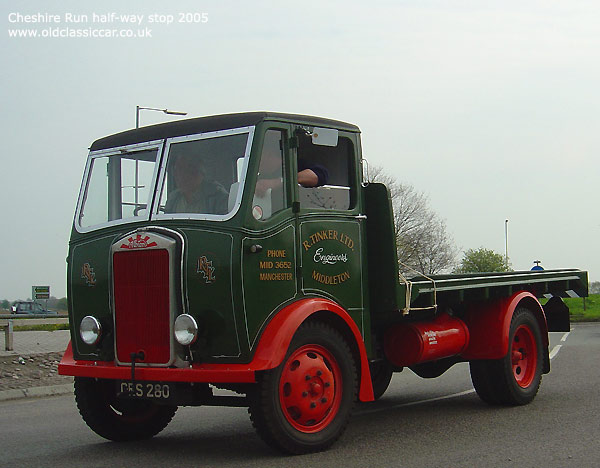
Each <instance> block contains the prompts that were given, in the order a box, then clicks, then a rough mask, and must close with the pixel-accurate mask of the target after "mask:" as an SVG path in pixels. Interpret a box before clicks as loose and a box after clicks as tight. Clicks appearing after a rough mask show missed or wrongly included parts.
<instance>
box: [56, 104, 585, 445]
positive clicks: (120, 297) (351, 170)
mask: <svg viewBox="0 0 600 468" xmlns="http://www.w3.org/2000/svg"><path fill="white" fill-rule="evenodd" d="M307 169H308V170H309V175H315V173H317V175H318V177H317V178H318V179H319V180H318V182H315V181H312V182H304V181H303V177H304V174H306V172H304V171H306V170H307ZM325 179H326V180H325ZM299 182H300V183H299ZM67 260H68V272H67V276H68V278H67V280H68V305H69V317H70V324H71V343H70V344H69V347H68V349H67V351H66V352H65V355H64V357H63V359H62V361H61V364H60V366H59V372H60V373H61V374H63V375H73V376H75V396H76V401H77V405H78V407H79V410H80V413H81V415H82V417H83V419H84V420H85V422H86V423H87V424H88V426H90V427H91V428H92V429H93V430H94V431H95V432H97V433H98V434H99V435H101V436H103V437H105V438H107V439H110V440H131V439H140V438H147V437H151V436H153V435H155V434H157V433H158V432H160V431H161V430H162V429H163V428H164V427H165V426H166V425H167V424H168V423H169V421H170V420H171V418H172V416H173V414H174V413H175V411H176V409H177V407H178V406H183V405H190V406H191V405H194V406H201V405H220V406H247V407H249V409H250V415H251V419H252V422H253V424H254V426H255V427H256V429H257V431H258V433H259V435H260V436H261V437H262V438H263V439H264V440H265V441H266V442H267V443H269V444H271V445H273V446H275V447H276V448H278V449H281V450H283V451H285V452H289V453H305V452H312V451H318V450H323V449H325V448H327V447H328V446H330V445H331V444H332V443H333V442H334V441H335V440H336V439H337V438H338V437H339V436H340V435H341V434H342V432H343V430H344V428H345V427H346V425H347V423H348V421H349V418H350V415H351V412H352V408H353V406H354V403H355V402H356V401H357V400H358V401H373V400H374V399H376V398H378V397H380V396H381V395H382V394H383V392H384V391H385V389H386V388H387V386H388V384H389V382H390V379H391V376H392V373H393V372H399V371H401V370H402V369H403V368H406V367H408V368H410V369H411V370H413V371H414V372H416V373H417V374H418V375H421V376H422V377H428V378H429V377H435V376H439V375H441V374H442V373H443V372H444V371H445V370H447V369H448V368H449V367H450V366H451V365H453V364H455V363H457V362H460V361H469V362H470V364H471V375H472V379H473V384H474V386H475V388H476V390H477V392H478V394H479V395H480V396H481V398H482V399H483V400H485V401H487V402H488V403H491V404H513V405H519V404H525V403H528V402H529V401H531V400H532V399H533V398H534V397H535V394H536V393H537V390H538V387H539V384H540V381H541V376H542V374H543V373H546V372H549V370H550V369H549V366H550V363H549V358H548V330H568V329H569V319H568V309H566V306H565V305H564V303H563V302H562V300H561V299H560V297H561V296H562V297H565V296H566V295H567V294H571V295H572V294H574V293H576V294H579V295H582V296H583V295H586V294H587V274H586V273H585V272H581V271H578V270H554V271H544V272H512V273H505V274H485V275H446V276H435V277H424V276H420V275H417V276H415V277H412V278H405V277H404V276H402V275H400V272H399V268H398V262H397V256H396V246H395V235H394V226H393V215H392V208H391V202H390V198H389V194H388V191H387V189H386V187H385V186H384V185H382V184H369V183H366V181H365V180H364V179H363V167H362V157H361V146H360V130H359V129H358V127H356V126H355V125H352V124H348V123H344V122H339V121H335V120H329V119H324V118H318V117H310V116H302V115H292V114H279V113H270V112H252V113H240V114H229V115H217V116H210V117H202V118H196V119H187V120H181V121H176V122H172V123H166V124H160V125H154V126H149V127H143V128H139V129H135V130H129V131H125V132H122V133H118V134H115V135H111V136H108V137H105V138H102V139H99V140H97V141H95V142H94V143H93V144H92V146H91V148H90V153H89V156H88V161H87V164H86V168H85V173H84V177H83V183H82V188H81V191H80V195H79V200H78V202H77V208H76V213H75V219H74V223H73V229H72V234H71V240H70V244H69V254H68V259H67ZM543 296H547V297H550V296H551V297H552V299H550V300H549V301H548V303H547V304H546V305H545V306H544V307H542V306H541V305H540V303H539V302H538V300H537V298H539V297H543ZM218 389H225V390H229V391H233V392H235V394H231V393H230V392H229V393H227V394H225V395H224V394H223V392H221V391H220V390H218ZM232 395H235V396H232Z"/></svg>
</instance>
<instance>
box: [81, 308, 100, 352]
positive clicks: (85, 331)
mask: <svg viewBox="0 0 600 468" xmlns="http://www.w3.org/2000/svg"><path fill="white" fill-rule="evenodd" d="M101 334H102V326H101V325H100V322H99V321H98V320H97V319H96V318H95V317H92V316H91V315H88V316H86V317H83V319H82V320H81V324H80V325H79V336H81V339H82V340H83V342H84V343H85V344H88V345H94V344H96V343H98V340H100V335H101Z"/></svg>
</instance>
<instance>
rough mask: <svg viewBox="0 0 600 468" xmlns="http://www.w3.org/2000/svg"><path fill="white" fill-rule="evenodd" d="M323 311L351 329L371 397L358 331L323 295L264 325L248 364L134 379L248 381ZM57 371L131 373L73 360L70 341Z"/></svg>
mask: <svg viewBox="0 0 600 468" xmlns="http://www.w3.org/2000/svg"><path fill="white" fill-rule="evenodd" d="M323 311H327V312H329V313H332V314H334V315H336V316H337V317H339V318H340V319H341V320H343V322H344V323H345V324H346V326H347V327H348V329H349V330H350V331H351V333H352V335H353V337H354V341H355V343H356V347H357V349H358V352H359V355H360V388H359V398H360V400H361V401H373V386H372V384H371V373H370V372H369V361H368V360H367V353H366V350H365V345H364V342H363V339H362V336H361V334H360V331H359V329H358V327H357V326H356V324H355V323H354V321H353V320H352V318H351V317H350V316H349V315H348V313H347V312H346V311H345V310H344V309H342V308H341V307H340V306H339V305H337V304H336V303H335V302H332V301H328V300H326V299H303V300H300V301H298V302H295V303H293V304H290V305H289V306H287V307H285V308H284V309H283V310H281V311H280V312H279V313H277V314H276V315H275V316H274V317H273V319H272V320H271V321H270V322H269V324H268V325H267V326H266V327H265V329H264V331H263V332H262V335H261V337H260V340H259V342H258V346H257V348H256V353H255V354H254V358H253V359H252V361H251V362H249V363H248V364H220V363H211V364H208V363H195V364H192V366H191V367H186V368H171V367H143V366H140V367H139V368H137V367H136V379H139V380H156V381H165V382H208V383H215V382H219V383H230V382H233V383H252V382H255V381H256V379H255V372H257V371H265V370H269V369H274V368H275V367H277V366H278V365H280V364H281V363H282V362H283V359H284V357H285V354H286V353H287V349H288V347H289V345H290V342H291V341H292V337H293V336H294V333H296V330H297V329H298V327H299V326H300V325H301V324H302V322H304V320H306V319H307V318H308V317H309V316H311V315H312V314H314V313H317V312H323ZM58 372H59V374H61V375H73V376H79V377H95V378H104V379H124V380H127V379H129V378H130V377H131V368H130V367H129V366H118V365H116V364H115V363H114V362H112V361H110V362H106V361H84V360H77V361H76V360H75V359H74V357H73V350H72V347H71V343H69V346H68V348H67V350H66V352H65V355H64V356H63V358H62V360H61V362H60V364H59V366H58Z"/></svg>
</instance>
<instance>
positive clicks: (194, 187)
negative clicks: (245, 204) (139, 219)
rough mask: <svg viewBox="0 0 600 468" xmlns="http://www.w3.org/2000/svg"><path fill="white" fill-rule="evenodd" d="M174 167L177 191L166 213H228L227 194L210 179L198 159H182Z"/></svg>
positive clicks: (191, 156)
mask: <svg viewBox="0 0 600 468" xmlns="http://www.w3.org/2000/svg"><path fill="white" fill-rule="evenodd" d="M172 167H173V169H172V170H173V179H174V181H175V186H176V187H177V188H176V189H175V190H173V191H172V192H170V193H169V195H168V198H167V203H166V206H165V212H166V213H204V214H226V213H227V211H228V210H227V200H228V197H229V194H228V193H227V190H225V188H224V187H223V186H222V185H221V184H220V183H218V182H216V181H214V180H210V179H208V178H207V177H206V172H205V170H204V166H203V163H202V160H201V159H200V158H199V157H198V156H193V155H180V156H178V157H177V158H176V159H175V162H174V164H173V166H172Z"/></svg>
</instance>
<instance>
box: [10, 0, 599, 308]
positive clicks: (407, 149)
mask: <svg viewBox="0 0 600 468" xmlns="http://www.w3.org/2000/svg"><path fill="white" fill-rule="evenodd" d="M0 9H1V12H2V25H3V31H2V33H1V34H0V37H1V39H0V47H1V49H0V50H2V72H1V73H0V80H1V82H0V84H1V86H0V93H1V96H2V101H1V103H2V106H1V110H2V112H1V113H0V128H1V129H2V142H3V151H2V154H1V156H0V158H1V159H0V161H1V165H0V168H1V169H0V174H1V184H0V186H1V187H2V198H3V218H2V219H3V223H2V229H0V246H1V247H0V259H1V260H0V261H1V265H2V268H0V299H3V298H7V299H10V300H13V299H17V298H23V299H24V298H27V297H29V296H30V295H31V286H32V285H34V284H35V285H50V286H51V293H52V295H54V296H57V297H63V296H65V294H66V263H65V258H66V256H67V251H68V239H69V235H70V230H71V225H72V221H73V213H74V210H75V203H76V198H77V195H78V191H79V185H80V182H81V175H82V171H83V168H84V165H85V158H86V154H87V148H88V147H89V145H90V144H91V142H92V141H93V140H95V139H97V138H99V137H102V136H105V135H108V134H111V133H115V132H118V131H121V130H126V129H129V128H132V127H133V126H134V125H135V106H136V105H140V106H149V107H159V108H164V107H168V108H170V109H174V110H180V111H186V112H188V115H189V116H190V117H198V116H203V115H211V114H220V113H229V112H240V111H253V110H270V111H279V112H290V113H301V114H310V115H318V116H323V117H329V118H334V119H339V120H344V121H347V122H351V123H354V124H356V125H358V126H359V127H360V128H361V130H362V138H363V150H364V155H365V157H366V158H367V159H368V160H369V162H370V164H375V165H380V166H383V167H384V168H385V170H386V171H387V172H389V173H390V174H392V175H394V176H396V177H397V178H398V179H399V180H400V181H402V182H406V183H409V184H412V185H413V186H414V187H415V188H416V189H418V190H420V191H423V192H425V193H426V194H427V195H428V196H429V200H430V204H431V206H432V208H433V209H434V210H435V211H436V212H437V213H438V214H439V215H440V216H441V217H442V218H444V219H445V220H446V222H447V226H448V230H449V232H450V233H451V235H452V236H453V238H454V240H455V242H456V244H457V246H458V247H459V248H461V249H463V250H464V249H468V248H478V247H486V248H490V249H493V250H496V251H497V252H499V253H502V254H504V247H505V246H504V224H505V219H508V220H509V223H508V249H509V256H510V259H511V261H512V264H513V267H514V268H515V269H530V268H531V267H532V266H533V261H534V260H541V261H542V265H543V266H544V267H545V268H547V269H549V268H580V269H585V270H588V271H589V272H590V279H591V280H596V281H598V280H600V255H599V253H600V252H599V250H600V249H599V239H600V219H599V217H598V215H597V212H596V210H597V209H598V206H599V201H600V200H599V198H600V195H599V190H600V188H599V185H600V184H599V179H600V130H599V129H600V93H599V91H598V83H600V3H599V2H597V1H593V0H590V1H576V0H572V1H568V2H567V1H555V0H544V1H542V0H539V1H528V0H520V1H512V0H497V1H482V0H472V1H467V0H464V1H458V0H456V1H453V0H445V1H443V0H440V1H433V0H432V1H428V0H405V1H400V0H393V1H371V2H365V1H361V2H359V1H349V0H345V1H329V2H322V1H309V0H306V1H303V2H280V1H278V2H275V1H257V0H255V1H252V2H242V1H239V2H238V1H225V0H223V1H178V2H170V3H168V2H164V1H143V2H142V1H137V2H136V1H129V2H124V1H122V0H120V1H102V2H98V1H93V2H92V1H81V0H80V1H71V2H69V1H61V2H58V1H54V2H52V1H7V0H4V1H3V2H2V3H1V7H0ZM11 13H12V15H11ZM16 13H18V14H20V15H21V16H18V15H16ZM38 13H39V14H42V15H46V14H48V15H58V17H59V20H58V22H57V21H55V22H53V23H31V22H26V16H25V15H33V14H38ZM94 13H95V14H97V15H110V14H111V13H116V14H117V15H120V14H129V15H141V18H142V21H141V24H140V25H139V26H138V25H136V26H131V25H126V24H122V23H119V22H112V23H100V22H98V21H96V22H94V19H95V18H94V16H93V14H94ZM155 13H159V14H162V15H164V18H165V19H166V18H168V16H167V15H172V16H173V23H172V24H168V25H167V24H150V23H149V21H150V20H151V18H154V17H152V16H151V15H153V14H155ZM180 13H191V14H192V15H187V16H186V15H184V16H183V18H182V17H180ZM194 13H196V16H195V17H194V15H193V14H194ZM202 13H205V15H204V16H202ZM80 15H87V22H85V21H83V20H84V19H85V17H84V16H80ZM34 18H35V17H34ZM34 18H29V19H30V20H31V19H34ZM44 18H47V17H46V16H44ZM68 18H70V19H71V21H74V20H76V19H78V18H79V19H81V20H82V22H80V23H75V22H67V19H68ZM99 18H101V16H98V17H96V19H99ZM186 18H188V19H191V20H194V19H198V20H200V21H202V20H203V19H204V20H207V21H206V22H204V23H202V22H199V23H187V24H186V23H179V22H178V21H179V20H180V19H184V20H185V19H186ZM54 19H56V17H54ZM28 28H29V29H33V30H37V31H38V32H37V34H38V37H37V38H31V37H30V38H23V37H21V38H17V37H10V34H13V33H11V30H16V29H28ZM65 28H71V30H72V31H73V30H76V29H78V28H79V29H80V30H81V31H82V32H80V33H79V34H85V33H84V32H83V31H88V33H87V34H91V31H92V30H99V29H105V28H108V29H115V30H117V31H122V30H127V29H130V28H131V29H132V31H133V33H135V34H141V33H142V32H144V34H147V33H148V31H149V33H150V34H151V37H145V38H82V37H80V38H77V37H73V38H69V37H63V38H61V37H58V38H53V37H39V36H42V35H43V34H48V33H47V32H44V30H48V29H50V30H51V31H50V33H49V34H57V33H61V34H65V32H64V31H65V30H66V29H65ZM59 29H60V30H61V31H58V30H59ZM74 34H78V33H77V32H75V33H74ZM94 34H97V33H94ZM125 34H127V33H125ZM170 119H173V118H172V117H169V116H166V115H163V114H161V113H157V112H148V111H146V112H142V114H141V124H142V125H148V124H152V123H158V122H164V121H167V120H170Z"/></svg>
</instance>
